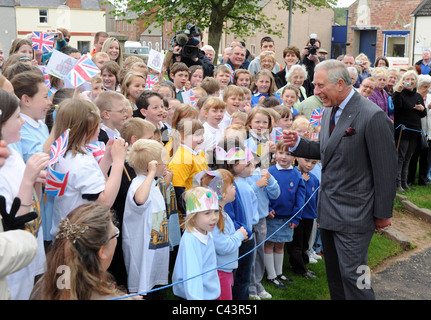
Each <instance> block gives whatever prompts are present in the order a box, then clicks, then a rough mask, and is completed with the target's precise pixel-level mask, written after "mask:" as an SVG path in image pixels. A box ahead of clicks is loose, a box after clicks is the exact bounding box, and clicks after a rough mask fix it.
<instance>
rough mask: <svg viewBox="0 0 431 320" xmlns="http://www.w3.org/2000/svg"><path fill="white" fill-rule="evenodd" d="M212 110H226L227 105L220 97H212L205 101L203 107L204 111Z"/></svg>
mask: <svg viewBox="0 0 431 320" xmlns="http://www.w3.org/2000/svg"><path fill="white" fill-rule="evenodd" d="M211 108H214V109H216V110H219V109H223V110H224V109H226V104H225V103H224V102H223V100H222V99H220V98H219V97H214V96H210V97H208V99H206V100H205V102H204V104H203V105H202V110H204V111H209V110H210V109H211Z"/></svg>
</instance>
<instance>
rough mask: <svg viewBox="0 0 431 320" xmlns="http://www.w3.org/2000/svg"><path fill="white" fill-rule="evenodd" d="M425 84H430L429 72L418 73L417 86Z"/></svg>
mask: <svg viewBox="0 0 431 320" xmlns="http://www.w3.org/2000/svg"><path fill="white" fill-rule="evenodd" d="M425 84H431V76H430V75H429V74H420V75H419V81H418V88H420V87H421V86H423V85H425Z"/></svg>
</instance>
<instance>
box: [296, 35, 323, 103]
mask: <svg viewBox="0 0 431 320" xmlns="http://www.w3.org/2000/svg"><path fill="white" fill-rule="evenodd" d="M320 46H321V42H320V40H319V39H317V35H316V34H315V33H312V34H311V35H310V40H308V42H307V45H306V46H305V47H304V49H302V51H301V64H303V65H304V66H305V68H306V69H307V79H306V81H304V84H303V86H304V88H305V90H306V93H307V97H310V96H312V95H314V85H313V79H314V68H315V67H316V65H317V64H319V63H320V62H321V61H323V58H320V57H319V56H318V53H319V50H320Z"/></svg>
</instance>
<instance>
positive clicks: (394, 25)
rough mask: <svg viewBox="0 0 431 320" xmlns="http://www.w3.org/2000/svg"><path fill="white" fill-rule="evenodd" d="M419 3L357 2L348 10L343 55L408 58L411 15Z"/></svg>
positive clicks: (409, 0)
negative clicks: (346, 44)
mask: <svg viewBox="0 0 431 320" xmlns="http://www.w3.org/2000/svg"><path fill="white" fill-rule="evenodd" d="M421 2H422V0H357V1H355V2H354V3H353V4H352V5H351V6H350V7H349V18H348V24H347V43H348V44H349V45H348V46H347V50H346V51H347V53H348V54H352V55H354V56H356V55H358V54H359V53H365V54H366V55H367V56H368V58H369V59H370V61H371V64H373V63H374V61H375V58H376V57H378V56H386V57H401V58H402V57H406V58H408V57H409V55H410V53H409V48H410V42H411V41H412V39H411V38H412V36H411V14H412V12H413V11H414V10H415V9H416V8H417V7H418V5H419V4H420V3H421Z"/></svg>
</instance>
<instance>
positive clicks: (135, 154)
mask: <svg viewBox="0 0 431 320" xmlns="http://www.w3.org/2000/svg"><path fill="white" fill-rule="evenodd" d="M162 150H163V146H162V145H161V144H160V143H159V142H157V141H155V140H148V139H139V140H137V141H136V142H135V143H134V144H133V145H132V146H131V147H130V150H129V152H128V153H127V157H126V161H127V162H128V163H129V165H130V166H131V167H132V168H133V169H134V170H135V172H136V173H137V174H143V173H145V171H146V170H147V169H148V164H149V163H150V162H151V161H153V160H157V161H158V160H160V159H161V156H162Z"/></svg>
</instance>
